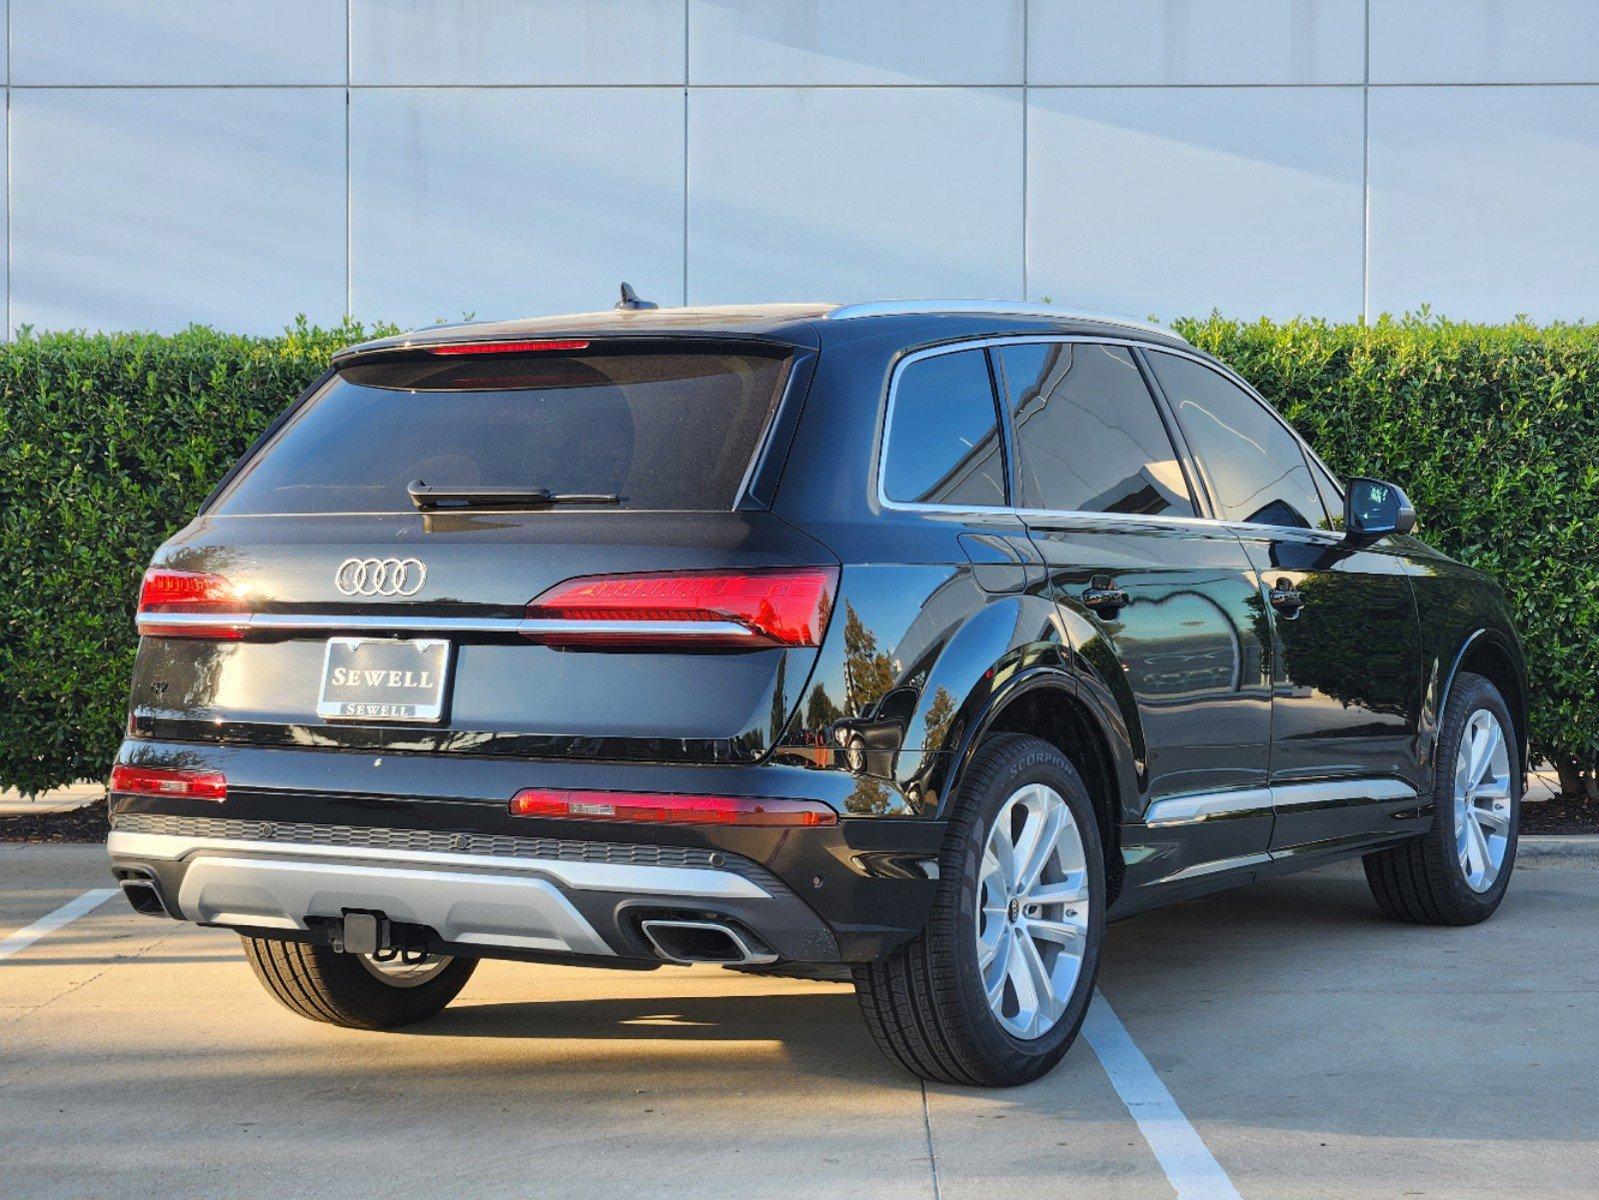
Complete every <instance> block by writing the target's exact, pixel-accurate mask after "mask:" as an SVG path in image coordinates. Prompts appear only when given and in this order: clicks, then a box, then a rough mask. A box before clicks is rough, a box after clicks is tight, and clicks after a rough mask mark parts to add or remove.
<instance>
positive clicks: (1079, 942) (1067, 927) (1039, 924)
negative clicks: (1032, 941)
mask: <svg viewBox="0 0 1599 1200" xmlns="http://www.w3.org/2000/svg"><path fill="white" fill-rule="evenodd" d="M1027 932H1028V933H1030V934H1032V935H1033V936H1034V937H1041V938H1043V939H1044V940H1045V941H1049V942H1059V943H1060V944H1061V945H1062V946H1065V947H1066V948H1067V949H1068V950H1069V951H1070V952H1071V953H1073V954H1081V953H1082V947H1083V939H1084V938H1085V937H1086V936H1087V934H1088V930H1087V929H1086V928H1085V927H1084V926H1081V925H1078V924H1077V923H1076V922H1073V921H1051V920H1048V919H1047V918H1044V917H1039V918H1036V919H1034V920H1031V921H1029V922H1027Z"/></svg>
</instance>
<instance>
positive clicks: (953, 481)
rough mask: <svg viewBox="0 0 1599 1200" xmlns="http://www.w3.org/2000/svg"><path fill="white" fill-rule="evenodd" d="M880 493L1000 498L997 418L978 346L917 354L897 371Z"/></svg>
mask: <svg viewBox="0 0 1599 1200" xmlns="http://www.w3.org/2000/svg"><path fill="white" fill-rule="evenodd" d="M883 491H884V493H885V494H886V495H887V496H888V498H889V499H890V500H898V501H900V502H901V503H913V504H951V505H963V506H982V507H989V506H1001V505H1003V504H1004V503H1005V455H1004V451H1003V447H1002V445H1001V441H1000V433H999V415H998V412H997V410H996V408H995V405H994V388H993V383H992V382H991V381H990V379H989V375H988V357H987V355H985V354H984V353H983V352H982V351H981V350H962V351H958V352H956V353H954V354H939V355H935V356H934V357H932V358H923V359H918V360H916V361H915V362H913V363H911V364H909V365H908V366H907V367H905V369H904V370H902V371H901V372H900V374H899V380H898V382H897V383H896V384H895V387H894V412H893V420H892V423H891V425H890V427H889V431H888V447H887V450H886V451H885V456H884V462H883Z"/></svg>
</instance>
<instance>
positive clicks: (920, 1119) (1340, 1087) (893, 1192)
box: [0, 846, 1599, 1200]
mask: <svg viewBox="0 0 1599 1200" xmlns="http://www.w3.org/2000/svg"><path fill="white" fill-rule="evenodd" d="M106 883H107V875H106V873H105V870H104V864H103V860H102V858H101V851H100V850H99V848H98V847H65V846H38V847H31V846H0V937H3V936H5V935H6V934H9V933H11V932H12V931H13V930H15V929H17V928H19V927H22V926H25V925H27V924H29V923H30V922H34V921H37V920H38V919H39V918H41V917H43V916H44V915H45V914H47V913H49V912H51V911H53V910H55V909H56V908H58V907H59V906H60V905H61V904H63V903H66V902H68V901H69V900H71V899H72V898H73V897H75V896H77V895H80V894H81V893H82V892H84V891H85V890H87V889H90V888H97V887H104V886H106ZM1596 903H1599V869H1596V868H1595V866H1594V865H1593V864H1592V863H1586V862H1581V861H1572V860H1568V859H1561V858H1548V859H1544V858H1535V859H1532V860H1530V861H1528V862H1527V863H1524V864H1523V865H1522V866H1521V867H1520V868H1518V875H1517V878H1516V880H1515V882H1514V884H1513V886H1512V890H1511V894H1510V897H1509V899H1508V900H1507V902H1506V905H1505V907H1504V909H1503V910H1502V911H1501V912H1500V914H1499V915H1498V916H1497V917H1496V918H1495V919H1494V920H1493V921H1491V922H1489V923H1488V924H1487V925H1486V926H1481V927H1478V928H1476V929H1469V930H1433V929H1412V928H1408V927H1403V926H1398V925H1393V924H1390V923H1388V922H1386V921H1384V920H1382V919H1381V918H1380V917H1379V916H1378V915H1377V913H1376V910H1375V907H1374V906H1373V905H1372V903H1371V901H1370V899H1369V897H1368V895H1367V893H1366V890H1365V883H1364V880H1363V879H1362V878H1361V877H1360V876H1359V874H1358V870H1349V869H1342V868H1340V869H1333V870H1327V871H1319V872H1315V873H1312V874H1309V875H1302V876H1299V877H1296V878H1292V879H1288V880H1283V881H1278V882H1274V883H1270V884H1263V885H1257V886H1255V887H1251V888H1246V889H1243V890H1240V891H1237V892H1233V893H1230V894H1226V895H1223V896H1219V897H1215V898H1211V899H1207V900H1201V901H1196V902H1191V903H1189V904H1185V905H1181V906H1178V907H1176V908H1172V909H1168V910H1165V911H1162V912H1157V913H1152V914H1148V915H1146V916H1143V917H1139V918H1135V919H1133V920H1131V921H1127V922H1124V923H1122V924H1119V925H1117V926H1115V927H1113V929H1112V931H1111V935H1110V939H1109V945H1108V949H1107V957H1106V962H1105V967H1104V971H1103V973H1102V976H1101V987H1102V991H1103V992H1104V994H1105V996H1106V997H1107V998H1108V999H1109V1001H1110V1004H1111V1005H1112V1006H1113V1007H1114V1009H1115V1010H1116V1012H1117V1013H1118V1014H1119V1015H1120V1016H1121V1018H1122V1020H1123V1021H1124V1022H1125V1025H1126V1027H1127V1029H1128V1031H1129V1032H1130V1033H1131V1035H1132V1038H1133V1039H1134V1040H1135V1041H1136V1043H1137V1046H1138V1047H1139V1048H1140V1049H1141V1050H1142V1051H1143V1054H1144V1055H1145V1056H1147V1058H1148V1060H1149V1062H1150V1064H1152V1066H1153V1067H1154V1068H1155V1070H1156V1071H1157V1072H1158V1074H1159V1077H1160V1079H1161V1081H1163V1082H1164V1084H1165V1085H1166V1087H1167V1088H1168V1089H1169V1090H1170V1092H1171V1095H1172V1097H1173V1098H1174V1099H1175V1100H1176V1102H1177V1104H1178V1105H1180V1107H1181V1109H1182V1111H1183V1112H1184V1113H1185V1114H1186V1116H1187V1118H1188V1120H1189V1121H1191V1122H1192V1123H1193V1127H1194V1129H1195V1130H1196V1131H1197V1132H1198V1134H1199V1136H1200V1137H1201V1138H1202V1139H1203V1141H1204V1144H1205V1145H1206V1146H1208V1148H1209V1150H1210V1151H1211V1153H1213V1154H1214V1156H1215V1158H1216V1161H1217V1162H1218V1163H1219V1164H1220V1165H1221V1167H1222V1168H1223V1169H1224V1170H1225V1171H1226V1173H1227V1175H1228V1176H1230V1178H1231V1181H1232V1184H1233V1185H1234V1186H1236V1188H1237V1191H1238V1193H1239V1194H1241V1195H1242V1196H1244V1197H1251V1198H1252V1197H1274V1198H1275V1197H1296V1196H1304V1197H1329V1196H1335V1197H1346V1196H1347V1197H1367V1196H1373V1197H1374V1196H1393V1195H1401V1194H1413V1195H1432V1196H1439V1197H1450V1198H1452V1200H1453V1198H1462V1197H1501V1196H1508V1195H1522V1196H1539V1197H1543V1196H1570V1197H1577V1196H1592V1195H1593V1194H1595V1192H1596V1191H1599V1085H1596V1083H1595V1081H1596V1080H1599V1026H1596V1022H1595V1021H1594V1016H1595V1014H1596V1013H1599V922H1596V921H1595V920H1594V914H1595V912H1596V907H1595V906H1596ZM402 1189H403V1190H404V1192H405V1193H406V1194H408V1195H415V1196H435V1195H438V1196H466V1195H470V1196H473V1197H487V1196H500V1195H505V1196H513V1195H514V1196H519V1197H536V1196H545V1195H550V1196H555V1195H559V1196H562V1197H570V1198H574V1200H580V1198H585V1197H610V1196H630V1197H631V1196H652V1197H653V1196H711V1195H724V1194H734V1193H736V1194H739V1195H748V1196H804V1197H807V1198H813V1197H833V1196H840V1197H842V1196H873V1197H880V1196H902V1195H904V1196H921V1197H926V1196H937V1197H940V1198H941V1200H951V1198H958V1197H974V1198H975V1197H980V1196H981V1197H992V1196H995V1195H1025V1196H1029V1197H1049V1196H1091V1197H1116V1198H1119V1197H1170V1196H1171V1195H1172V1194H1173V1189H1172V1186H1171V1184H1170V1183H1169V1182H1168V1179H1167V1176H1166V1174H1165V1172H1164V1171H1163V1170H1162V1168H1161V1165H1160V1163H1159V1162H1157V1160H1156V1158H1155V1156H1154V1154H1153V1153H1152V1152H1151V1149H1150V1146H1149V1145H1148V1144H1147V1143H1146V1141H1145V1139H1144V1137H1143V1135H1142V1133H1141V1132H1140V1129H1139V1127H1138V1125H1137V1124H1136V1123H1135V1121H1134V1120H1133V1118H1132V1116H1131V1115H1130V1114H1129V1112H1128V1109H1127V1107H1126V1106H1125V1105H1124V1104H1123V1102H1122V1100H1121V1099H1120V1098H1119V1097H1118V1095H1117V1093H1116V1091H1115V1090H1114V1089H1113V1088H1112V1086H1111V1084H1110V1081H1109V1080H1108V1079H1107V1076H1106V1074H1105V1071H1104V1069H1103V1068H1102V1067H1101V1065H1100V1063H1099V1061H1098V1060H1097V1058H1096V1057H1095V1054H1094V1052H1093V1051H1092V1050H1091V1049H1090V1047H1089V1046H1087V1045H1086V1044H1083V1043H1079V1045H1078V1046H1077V1047H1076V1048H1075V1049H1074V1050H1073V1052H1072V1053H1071V1055H1069V1056H1068V1058H1067V1060H1066V1061H1065V1063H1064V1064H1062V1066H1061V1067H1060V1068H1059V1069H1058V1070H1057V1071H1056V1072H1055V1073H1054V1074H1052V1075H1051V1076H1050V1077H1049V1078H1047V1079H1045V1080H1043V1081H1041V1082H1040V1083H1037V1084H1033V1085H1031V1086H1029V1087H1026V1088H1019V1089H1014V1090H1011V1091H1004V1092H987V1093H984V1092H975V1091H966V1090H962V1089H955V1088H943V1087H934V1086H929V1087H928V1088H926V1089H923V1088H922V1086H921V1085H920V1084H919V1083H918V1082H917V1081H916V1080H914V1079H912V1078H910V1077H908V1076H905V1075H903V1074H902V1073H900V1072H898V1071H897V1070H896V1069H895V1068H893V1067H891V1066H889V1065H888V1064H887V1063H886V1062H885V1061H883V1060H882V1059H881V1058H880V1057H879V1056H878V1054H877V1051H876V1049H875V1048H874V1047H873V1045H872V1044H871V1042H870V1040H869V1038H868V1037H867V1035H866V1033H865V1031H864V1029H863V1027H862V1026H861V1023H860V1018H859V1015H858V1013H857V1012H856V1009H855V1002H854V999H853V997H852V996H851V994H850V993H849V990H848V989H847V988H845V987H841V986H838V985H830V984H819V983H804V982H795V981H788V980H780V979H761V978H755V977H746V976H740V975H736V974H732V973H729V972H724V971H719V970H716V969H713V968H707V969H698V968H696V969H692V970H672V969H666V970H661V971H656V972H652V973H647V974H633V973H624V972H612V971H582V970H576V969H567V968H554V967H535V966H524V965H516V964H507V963H486V964H484V965H483V966H482V967H481V968H480V970H479V971H478V973H477V975H476V976H475V977H474V978H473V980H472V982H471V983H470V984H469V985H468V987H467V990H466V991H465V992H464V993H463V995H462V996H461V998H460V999H459V1000H458V1001H457V1002H456V1005H455V1006H453V1007H452V1008H451V1009H450V1010H448V1011H447V1012H446V1013H445V1014H444V1015H443V1016H441V1017H440V1018H438V1019H437V1020H435V1021H433V1022H431V1023H429V1024H426V1025H423V1026H418V1027H416V1028H415V1029H413V1030H407V1031H400V1032H396V1033H388V1034H374V1033H358V1032H351V1031H345V1030H337V1029H332V1028H330V1027H327V1026H321V1025H316V1024H312V1023H310V1022H306V1021H302V1020H300V1019H298V1018H296V1017H294V1016H292V1015H291V1014H289V1013H288V1012H286V1011H284V1010H283V1009H281V1008H279V1007H278V1006H277V1005H276V1004H274V1003H273V1002H272V1001H270V1000H269V999H268V998H267V996H266V995H265V993H264V992H262V991H261V990H260V988H259V987H258V985H257V984H256V982H255V980H254V978H253V976H252V975H251V974H250V971H249V969H248V967H247V966H246V965H245V963H244V961H243V958H242V955H241V953H240V951H239V947H238V942H237V939H236V938H235V937H233V935H231V934H228V933H226V932H223V931H220V930H200V929H194V928H192V927H189V926H186V925H180V924H177V923H173V922H167V921H164V920H152V919H150V918H143V917H139V916H137V915H135V914H134V913H132V912H131V911H130V910H127V909H126V908H125V906H124V904H123V902H122V901H121V899H120V898H114V899H113V900H112V901H111V902H110V903H108V904H106V905H104V906H102V907H100V908H98V909H96V910H94V911H92V912H90V913H89V914H88V915H87V916H83V917H80V918H79V919H77V920H75V921H73V922H72V923H71V924H69V925H66V926H65V927H63V928H61V929H58V930H56V931H54V932H52V933H50V934H48V935H47V936H44V937H42V938H40V939H39V940H38V941H37V942H35V943H34V944H32V945H31V946H29V947H28V948H27V949H25V950H23V951H21V952H20V953H17V954H15V955H13V956H12V957H10V958H8V959H6V960H5V961H4V962H0V1195H4V1196H6V1197H7V1198H8V1200H9V1198H11V1197H18V1198H22V1197H80V1196H97V1195H106V1196H110V1195H116V1196H119V1197H125V1196H143V1195H184V1196H213V1195H214V1196H256V1195H261V1196H265V1195H273V1196H282V1195H295V1196H302V1197H307V1198H311V1197H316V1198H320V1197H334V1196H363V1197H364V1196H371V1195H375V1194H392V1193H395V1192H399V1191H400V1190H402Z"/></svg>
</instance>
